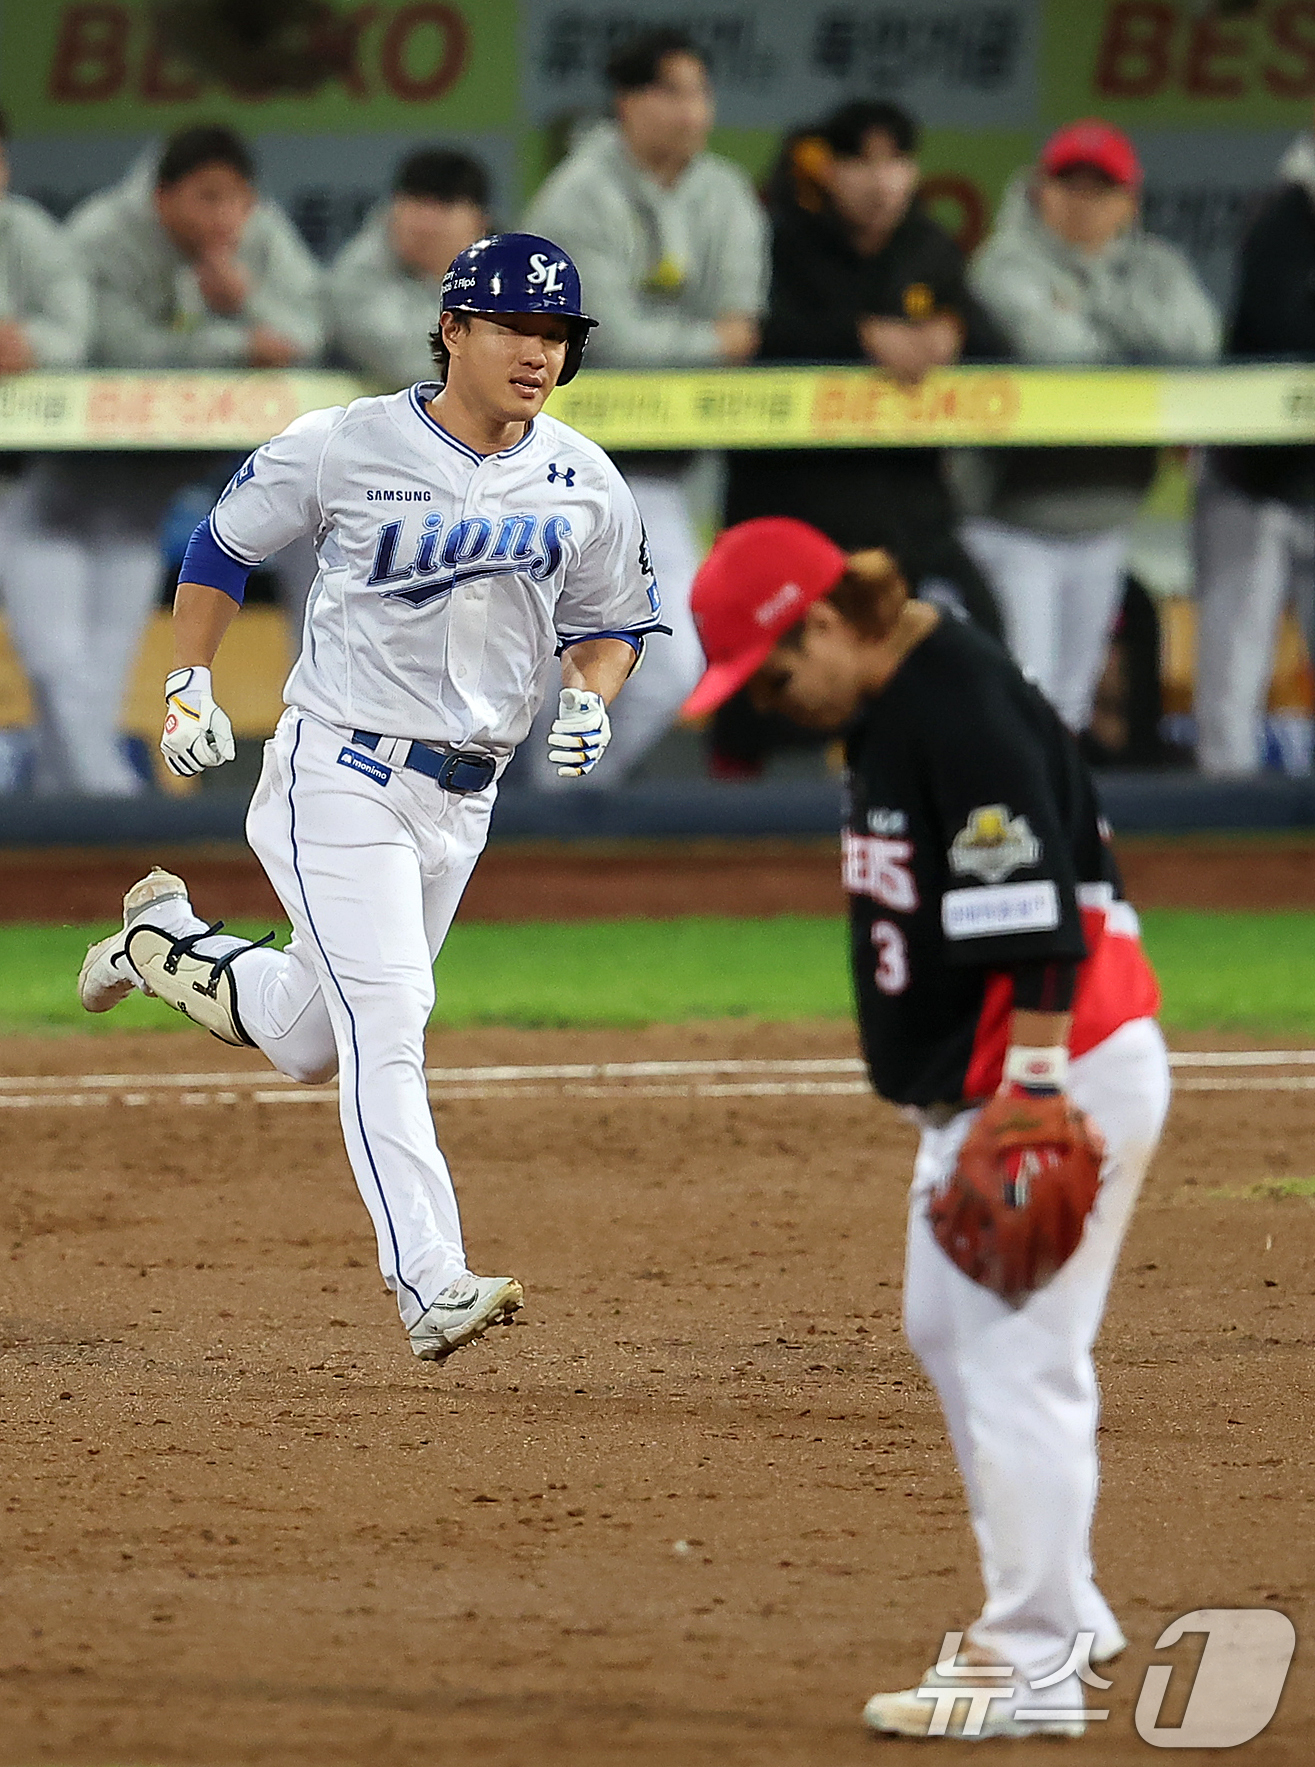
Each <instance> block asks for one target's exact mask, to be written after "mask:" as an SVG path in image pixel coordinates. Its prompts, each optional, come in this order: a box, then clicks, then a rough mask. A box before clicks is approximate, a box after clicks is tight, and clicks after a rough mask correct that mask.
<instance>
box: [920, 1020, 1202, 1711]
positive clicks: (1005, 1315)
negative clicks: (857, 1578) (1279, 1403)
mask: <svg viewBox="0 0 1315 1767" xmlns="http://www.w3.org/2000/svg"><path fill="white" fill-rule="evenodd" d="M1070 1092H1071V1095H1072V1097H1073V1099H1074V1102H1075V1103H1076V1104H1078V1105H1079V1106H1080V1107H1081V1108H1082V1109H1083V1110H1085V1111H1086V1112H1087V1113H1088V1114H1089V1115H1090V1116H1091V1118H1092V1119H1093V1121H1094V1122H1095V1123H1096V1124H1097V1126H1098V1127H1099V1128H1100V1130H1101V1132H1102V1133H1103V1134H1104V1136H1105V1140H1106V1143H1107V1146H1108V1150H1109V1151H1108V1157H1107V1160H1106V1164H1105V1168H1104V1172H1103V1174H1102V1182H1101V1190H1100V1195H1099V1198H1098V1199H1097V1202H1096V1207H1095V1209H1094V1211H1093V1213H1092V1215H1091V1217H1090V1219H1089V1221H1088V1223H1087V1229H1086V1233H1085V1234H1084V1236H1083V1239H1082V1243H1081V1244H1080V1245H1079V1247H1078V1249H1077V1251H1076V1252H1075V1253H1074V1254H1073V1256H1072V1257H1071V1258H1070V1259H1069V1261H1068V1263H1067V1264H1065V1266H1064V1267H1063V1269H1062V1270H1061V1271H1060V1272H1059V1274H1058V1275H1057V1276H1056V1277H1055V1278H1054V1279H1053V1281H1051V1282H1050V1283H1048V1284H1047V1285H1046V1287H1045V1288H1043V1289H1040V1290H1039V1291H1038V1292H1037V1293H1036V1294H1034V1295H1032V1296H1031V1297H1030V1298H1029V1299H1028V1300H1027V1302H1026V1303H1025V1304H1024V1305H1023V1306H1021V1307H1018V1308H1014V1307H1011V1306H1009V1305H1008V1304H1007V1303H1006V1302H1005V1301H1002V1300H1000V1299H999V1298H998V1297H997V1296H996V1295H994V1294H992V1293H991V1291H990V1290H989V1289H986V1288H983V1287H981V1286H980V1285H979V1284H978V1283H975V1282H973V1281H971V1280H970V1278H968V1277H967V1276H965V1275H963V1274H962V1272H961V1271H960V1270H959V1269H958V1268H957V1266H956V1265H954V1264H953V1263H951V1261H950V1259H949V1258H948V1257H947V1256H946V1254H945V1253H944V1252H943V1251H942V1250H941V1248H940V1246H939V1245H937V1243H936V1241H935V1239H934V1238H933V1236H932V1232H931V1228H930V1226H929V1224H928V1222H927V1219H926V1207H927V1198H928V1195H929V1193H930V1192H931V1190H932V1189H933V1188H934V1186H936V1185H937V1184H939V1183H940V1182H942V1181H943V1180H944V1179H945V1178H946V1177H948V1175H949V1173H950V1172H951V1171H952V1169H953V1166H954V1162H955V1160H956V1158H957V1157H958V1152H959V1148H960V1146H961V1144H962V1142H963V1139H964V1136H965V1135H966V1134H967V1133H968V1130H969V1128H970V1126H971V1124H972V1123H973V1121H974V1120H975V1118H976V1115H977V1113H976V1112H975V1111H965V1112H963V1113H962V1114H961V1115H959V1116H957V1117H955V1118H954V1119H953V1120H952V1121H951V1122H950V1123H949V1124H947V1125H946V1126H945V1127H943V1128H939V1129H926V1130H924V1131H923V1135H922V1140H921V1142H920V1144H919V1147H918V1156H917V1163H916V1166H915V1169H914V1178H913V1189H912V1193H911V1197H910V1205H909V1237H908V1252H907V1261H906V1266H905V1276H904V1323H905V1330H906V1332H907V1334H908V1339H909V1342H910V1344H911V1345H912V1347H913V1349H914V1350H915V1351H916V1353H917V1355H918V1357H919V1358H920V1360H921V1361H922V1364H923V1366H924V1368H925V1369H926V1370H927V1373H928V1374H929V1376H930V1377H931V1379H932V1381H933V1382H934V1384H935V1386H936V1390H937V1393H938V1394H939V1396H940V1401H941V1406H942V1409H943V1410H944V1412H945V1420H946V1423H947V1425H948V1426H949V1433H950V1440H951V1442H952V1444H953V1447H954V1452H955V1457H956V1459H957V1460H958V1463H959V1470H960V1472H961V1474H962V1476H963V1482H964V1487H965V1490H966V1492H967V1498H968V1507H969V1511H970V1514H971V1517H972V1525H973V1531H974V1533H975V1535H976V1537H977V1546H978V1551H979V1553H980V1555H981V1563H982V1581H983V1583H984V1584H985V1588H986V1605H985V1606H984V1608H983V1610H982V1614H981V1617H980V1618H979V1619H978V1620H977V1622H976V1623H975V1624H974V1626H973V1627H972V1628H971V1631H970V1634H969V1636H970V1637H971V1639H972V1640H973V1642H974V1643H978V1644H981V1645H983V1646H985V1647H986V1648H988V1649H990V1650H992V1651H995V1652H997V1653H998V1654H999V1655H1000V1656H1001V1657H1003V1658H1004V1659H1005V1661H1007V1662H1009V1663H1011V1664H1013V1665H1014V1667H1015V1668H1017V1669H1018V1670H1019V1671H1020V1673H1021V1674H1022V1675H1023V1676H1025V1677H1029V1676H1039V1675H1044V1674H1046V1673H1048V1672H1052V1671H1053V1670H1054V1669H1056V1668H1058V1667H1059V1666H1060V1665H1061V1664H1063V1663H1064V1661H1065V1660H1066V1658H1067V1656H1068V1654H1069V1651H1070V1650H1071V1649H1072V1647H1073V1644H1074V1640H1075V1637H1076V1635H1077V1633H1079V1632H1083V1631H1090V1632H1096V1633H1099V1634H1102V1635H1105V1636H1109V1635H1110V1634H1111V1633H1112V1632H1113V1631H1114V1628H1115V1621H1114V1617H1113V1615H1112V1614H1111V1612H1110V1609H1109V1606H1108V1604H1107V1603H1106V1601H1105V1598H1104V1596H1103V1595H1102V1594H1101V1593H1100V1590H1099V1589H1098V1588H1097V1587H1096V1583H1095V1580H1094V1577H1093V1572H1092V1563H1091V1521H1092V1514H1093V1511H1094V1508H1095V1503H1096V1487H1097V1479H1098V1465H1097V1454H1096V1422H1097V1416H1098V1411H1099V1398H1098V1394H1097V1387H1096V1374H1095V1369H1094V1367H1093V1365H1092V1359H1091V1349H1092V1345H1093V1343H1094V1342H1095V1338H1096V1333H1097V1331H1098V1329H1099V1327H1100V1321H1101V1315H1102V1313H1103V1312H1104V1308H1105V1300H1106V1296H1107V1295H1108V1293H1109V1287H1110V1280H1111V1278H1112V1277H1113V1274H1114V1267H1115V1264H1116V1263H1117V1261H1118V1256H1119V1248H1120V1246H1121V1244H1122V1241H1123V1235H1124V1231H1125V1229H1126V1228H1127V1225H1128V1220H1129V1217H1130V1216H1131V1213H1132V1208H1133V1204H1134V1203H1135V1201H1136V1199H1137V1192H1138V1190H1139V1189H1140V1186H1141V1182H1142V1177H1143V1175H1144V1173H1145V1171H1146V1168H1147V1165H1148V1164H1149V1162H1150V1159H1151V1156H1152V1154H1153V1153H1154V1151H1155V1147H1156V1143H1157V1142H1158V1140H1159V1136H1160V1130H1161V1127H1162V1125H1163V1122H1164V1116H1165V1112H1166V1110H1167V1109H1168V1104H1169V1068H1168V1061H1167V1058H1166V1055H1165V1048H1164V1041H1163V1038H1162V1037H1161V1035H1160V1031H1159V1027H1158V1026H1157V1025H1156V1024H1155V1022H1154V1020H1152V1019H1138V1020H1135V1021H1133V1022H1132V1023H1130V1024H1126V1025H1123V1026H1121V1027H1120V1029H1119V1030H1117V1031H1116V1032H1115V1033H1114V1034H1113V1036H1111V1037H1109V1038H1107V1039H1106V1040H1105V1042H1104V1043H1102V1044H1100V1045H1099V1046H1098V1047H1097V1048H1095V1049H1093V1050H1091V1051H1090V1052H1089V1053H1088V1054H1086V1055H1083V1056H1079V1057H1078V1058H1077V1059H1076V1060H1075V1061H1074V1062H1073V1064H1072V1069H1071V1083H1070ZM1032 1703H1035V1704H1038V1705H1040V1704H1050V1705H1060V1706H1062V1705H1065V1704H1070V1705H1071V1704H1079V1705H1080V1704H1081V1689H1080V1687H1079V1685H1078V1684H1077V1682H1076V1680H1075V1679H1074V1678H1073V1677H1072V1676H1069V1677H1067V1678H1066V1680H1065V1681H1064V1682H1062V1683H1059V1684H1057V1685H1056V1686H1055V1687H1054V1688H1052V1689H1049V1690H1047V1691H1046V1693H1045V1695H1044V1697H1038V1698H1037V1699H1036V1700H1035V1701H1033V1702H1032Z"/></svg>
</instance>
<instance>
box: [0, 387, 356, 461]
mask: <svg viewBox="0 0 1315 1767" xmlns="http://www.w3.org/2000/svg"><path fill="white" fill-rule="evenodd" d="M369 390H371V389H369V388H367V387H365V386H364V385H363V384H362V382H360V381H359V380H356V379H354V378H353V377H352V376H351V375H348V374H326V373H322V372H317V371H307V372H305V373H301V374H297V373H292V374H283V373H279V372H270V371H268V370H266V371H263V372H262V371H260V370H257V369H250V370H247V371H244V372H241V373H233V374H192V373H186V372H175V373H170V374H23V375H17V376H14V377H13V378H12V379H8V380H3V381H0V448H24V449H28V448H30V449H48V448H51V449H53V448H255V447H258V446H259V445H260V443H261V442H266V441H268V440H269V438H270V437H271V436H273V435H277V434H278V432H279V431H280V430H281V429H285V428H286V427H287V425H288V424H290V423H291V422H292V420H293V418H294V417H300V416H301V414H302V412H303V411H315V410H319V409H322V408H323V407H324V406H326V405H346V404H348V403H350V401H351V400H352V399H357V398H359V397H360V396H361V394H362V393H363V392H366V391H369Z"/></svg>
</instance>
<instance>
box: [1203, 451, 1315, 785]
mask: <svg viewBox="0 0 1315 1767" xmlns="http://www.w3.org/2000/svg"><path fill="white" fill-rule="evenodd" d="M1193 538H1194V542H1195V551H1196V603H1197V618H1198V627H1197V652H1196V741H1197V750H1196V754H1197V762H1198V764H1199V766H1200V768H1201V771H1202V772H1203V773H1212V774H1215V775H1226V774H1239V773H1258V772H1259V771H1260V767H1261V763H1262V759H1263V755H1264V718H1265V708H1266V703H1267V701H1268V698H1269V687H1270V681H1271V679H1272V678H1273V674H1274V649H1275V644H1276V641H1277V638H1278V629H1279V621H1280V619H1281V618H1282V615H1283V610H1284V608H1285V607H1286V606H1287V605H1288V603H1289V602H1295V603H1296V606H1297V611H1298V615H1299V617H1300V618H1301V620H1302V624H1303V626H1304V627H1305V629H1306V631H1307V633H1308V634H1309V632H1310V629H1311V597H1312V587H1313V582H1312V579H1313V577H1315V510H1310V509H1305V510H1301V509H1294V508H1293V507H1292V506H1291V505H1290V504H1287V503H1279V502H1278V501H1276V500H1273V499H1266V500H1261V499H1259V498H1256V497H1248V496H1247V495H1246V494H1245V492H1242V491H1237V490H1234V489H1233V487H1232V486H1231V485H1227V484H1225V483H1224V482H1223V481H1222V480H1221V479H1219V478H1218V477H1217V476H1216V475H1215V474H1213V473H1211V472H1209V471H1207V472H1206V474H1205V476H1204V477H1203V479H1202V481H1201V484H1200V487H1199V489H1198V491H1197V498H1196V518H1195V522H1194V532H1193ZM1307 642H1308V643H1309V637H1308V639H1307Z"/></svg>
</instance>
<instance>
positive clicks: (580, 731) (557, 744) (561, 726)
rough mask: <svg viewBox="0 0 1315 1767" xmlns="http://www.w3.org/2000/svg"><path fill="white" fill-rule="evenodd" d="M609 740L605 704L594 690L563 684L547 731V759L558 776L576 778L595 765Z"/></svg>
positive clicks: (608, 725) (609, 731)
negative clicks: (591, 691)
mask: <svg viewBox="0 0 1315 1767" xmlns="http://www.w3.org/2000/svg"><path fill="white" fill-rule="evenodd" d="M611 740H612V726H611V725H610V724H609V723H608V721H607V707H606V706H605V705H604V704H603V701H602V698H601V696H600V695H599V694H597V693H587V692H585V691H583V690H582V689H581V688H578V687H563V689H562V691H561V696H560V698H559V699H558V701H557V717H556V720H555V721H554V723H553V727H552V729H551V730H550V731H549V732H548V759H549V760H550V761H551V762H552V763H553V765H554V766H555V767H556V768H557V773H558V776H559V777H560V778H562V779H578V778H579V777H580V775H581V774H582V773H588V772H590V771H591V770H592V769H593V768H594V767H596V766H597V765H598V757H599V756H600V755H601V754H602V752H603V750H604V749H605V748H606V747H607V745H608V743H609V742H611Z"/></svg>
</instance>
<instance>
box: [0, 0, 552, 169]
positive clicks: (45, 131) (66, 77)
mask: <svg viewBox="0 0 1315 1767" xmlns="http://www.w3.org/2000/svg"><path fill="white" fill-rule="evenodd" d="M336 11H337V24H336V26H335V30H334V37H335V41H336V44H337V46H338V47H339V48H340V49H341V51H342V54H343V65H342V69H341V72H339V73H337V74H336V75H335V76H334V78H332V79H331V80H328V81H327V82H326V83H325V84H324V85H323V86H321V87H320V89H319V90H318V91H317V92H315V93H314V94H312V95H311V96H309V97H292V98H263V97H260V96H258V95H253V94H251V93H244V92H241V91H238V90H235V89H234V88H233V87H232V86H229V85H225V84H222V83H220V82H219V81H217V80H209V79H204V78H201V77H199V76H198V75H197V74H196V73H195V72H194V71H193V70H191V69H190V68H188V67H187V66H185V65H184V64H183V63H182V62H180V61H179V60H178V59H177V58H176V57H175V56H173V55H172V54H171V53H170V52H169V51H168V49H167V48H166V47H165V46H164V45H163V43H162V42H161V39H160V36H159V33H158V31H157V29H156V25H155V20H154V8H153V6H152V5H151V3H150V0H57V3H55V4H50V3H49V0H9V3H8V4H7V5H5V7H4V12H3V19H2V20H0V67H3V70H4V71H3V75H2V76H0V91H2V92H3V101H4V107H5V109H6V111H7V112H8V115H9V124H10V127H11V129H12V130H13V131H14V132H15V134H19V135H69V134H85V133H90V132H96V133H104V134H112V133H118V132H128V133H133V134H140V133H145V132H147V131H157V130H158V131H167V130H171V129H175V128H178V127H179V126H181V125H183V124H186V123H188V122H190V121H193V120H195V121H222V122H226V123H229V124H231V125H233V126H234V127H238V128H242V129H246V130H249V131H257V130H259V131H261V132H268V131H271V130H280V131H284V130H286V131H292V132H297V133H306V134H327V133H332V132H336V131H342V132H344V133H352V132H357V131H361V130H375V129H378V130H414V131H415V132H416V133H417V134H425V135H429V134H432V133H434V132H435V131H436V130H441V129H445V128H448V129H472V128H478V129H497V128H506V127H508V126H510V125H512V124H513V123H514V121H515V116H516V76H515V69H516V42H517V25H518V19H519V9H518V5H517V0H371V3H370V4H368V5H346V6H340V7H338V8H336Z"/></svg>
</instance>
